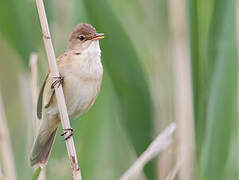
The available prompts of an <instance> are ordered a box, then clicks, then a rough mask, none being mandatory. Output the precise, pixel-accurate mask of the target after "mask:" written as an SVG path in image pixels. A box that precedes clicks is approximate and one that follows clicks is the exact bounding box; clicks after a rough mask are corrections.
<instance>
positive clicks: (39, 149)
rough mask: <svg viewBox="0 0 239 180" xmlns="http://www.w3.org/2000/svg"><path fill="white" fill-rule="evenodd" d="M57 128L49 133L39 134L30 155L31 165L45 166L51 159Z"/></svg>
mask: <svg viewBox="0 0 239 180" xmlns="http://www.w3.org/2000/svg"><path fill="white" fill-rule="evenodd" d="M56 131H57V128H56V129H55V130H54V131H52V132H49V133H40V132H41V131H40V132H39V134H38V136H37V138H36V141H35V143H34V146H33V150H32V153H31V156H30V163H31V166H34V165H37V164H38V165H40V166H42V167H44V166H45V165H46V163H47V161H48V159H49V156H50V152H51V149H52V145H53V143H54V140H55V136H56Z"/></svg>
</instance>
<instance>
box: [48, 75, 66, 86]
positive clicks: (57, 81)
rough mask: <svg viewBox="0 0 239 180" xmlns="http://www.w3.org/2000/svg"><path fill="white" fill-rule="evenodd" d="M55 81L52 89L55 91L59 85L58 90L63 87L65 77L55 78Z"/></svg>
mask: <svg viewBox="0 0 239 180" xmlns="http://www.w3.org/2000/svg"><path fill="white" fill-rule="evenodd" d="M53 78H54V79H55V81H54V82H53V83H52V85H51V88H52V89H54V88H55V86H56V85H57V86H58V88H59V87H60V85H62V83H63V80H64V77H62V76H61V75H60V76H58V77H53Z"/></svg>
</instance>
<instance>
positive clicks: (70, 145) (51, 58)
mask: <svg viewBox="0 0 239 180" xmlns="http://www.w3.org/2000/svg"><path fill="white" fill-rule="evenodd" d="M36 4H37V10H38V14H39V18H40V22H41V28H42V33H43V40H44V45H45V49H46V53H47V57H48V63H49V67H50V71H51V74H52V76H54V77H59V71H58V68H57V65H56V57H55V52H54V49H53V45H52V42H51V35H50V31H49V27H48V22H47V17H46V12H45V7H44V4H43V1H42V0H36ZM55 92H56V99H57V104H58V109H59V113H60V117H61V124H62V128H63V129H69V128H71V126H70V121H69V117H68V114H67V109H66V103H65V97H64V94H63V90H62V86H61V85H60V86H59V87H57V86H55ZM66 147H67V152H68V156H69V160H70V164H71V168H72V173H73V177H74V179H75V180H76V179H77V180H81V172H80V168H79V166H78V162H77V156H76V150H75V145H74V141H73V137H70V138H69V139H67V140H66Z"/></svg>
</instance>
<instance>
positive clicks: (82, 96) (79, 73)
mask: <svg viewBox="0 0 239 180" xmlns="http://www.w3.org/2000/svg"><path fill="white" fill-rule="evenodd" d="M97 58H100V57H97ZM71 60H72V63H71V64H70V65H69V66H68V68H64V70H63V77H64V84H63V90H64V94H65V98H66V105H67V110H68V114H69V116H73V117H78V116H80V115H81V114H82V113H84V112H85V111H87V110H88V109H89V108H90V107H91V106H92V105H93V103H94V102H95V99H96V97H97V95H98V93H99V90H100V86H101V81H102V75H103V67H102V64H101V62H100V60H96V59H95V60H93V61H92V60H90V59H88V60H87V59H82V56H80V55H79V57H77V56H75V57H73V59H71Z"/></svg>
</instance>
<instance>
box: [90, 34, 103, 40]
mask: <svg viewBox="0 0 239 180" xmlns="http://www.w3.org/2000/svg"><path fill="white" fill-rule="evenodd" d="M103 38H104V33H96V35H95V36H94V37H93V38H92V39H91V40H100V39H103Z"/></svg>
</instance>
